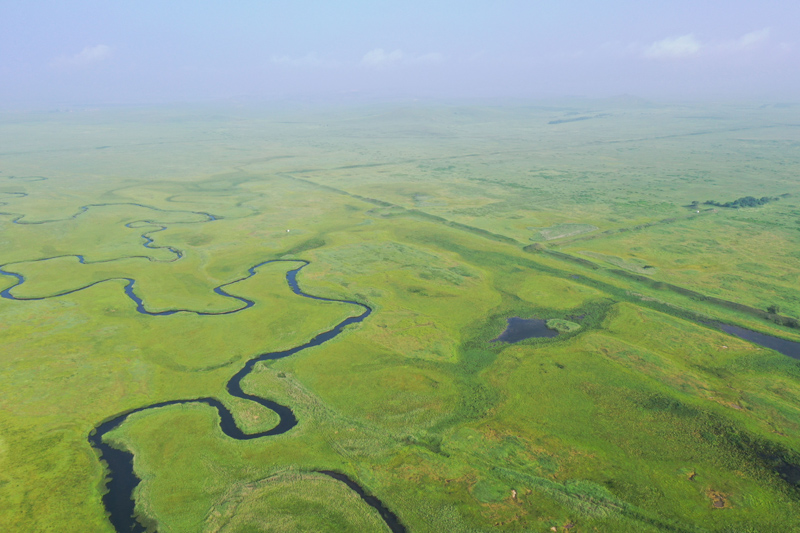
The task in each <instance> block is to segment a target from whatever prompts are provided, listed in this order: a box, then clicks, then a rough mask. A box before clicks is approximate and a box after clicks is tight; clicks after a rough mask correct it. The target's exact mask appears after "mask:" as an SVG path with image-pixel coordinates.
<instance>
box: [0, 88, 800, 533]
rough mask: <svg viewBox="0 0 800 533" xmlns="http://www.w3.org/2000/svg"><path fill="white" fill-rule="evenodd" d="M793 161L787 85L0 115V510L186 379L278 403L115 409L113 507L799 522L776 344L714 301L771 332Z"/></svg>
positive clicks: (152, 526) (574, 524) (85, 502)
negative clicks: (737, 99) (123, 460)
mask: <svg viewBox="0 0 800 533" xmlns="http://www.w3.org/2000/svg"><path fill="white" fill-rule="evenodd" d="M584 116H591V117H594V118H591V120H588V119H587V120H573V119H575V118H579V117H584ZM798 178H800V106H797V107H791V106H772V105H763V106H762V105H722V104H719V105H671V106H665V105H663V106H662V105H654V104H648V103H645V102H639V101H636V100H614V101H607V102H603V101H594V102H592V101H578V100H573V101H564V102H550V103H547V104H540V105H535V106H533V105H527V106H523V105H515V106H510V105H509V106H478V105H473V106H461V105H459V106H456V105H443V104H442V105H432V104H408V105H400V104H397V105H380V106H379V105H374V106H361V107H329V108H317V107H313V106H309V107H283V108H279V107H274V108H257V107H234V106H228V107H225V106H218V107H185V108H158V109H103V110H94V109H74V110H70V111H60V112H53V113H38V114H37V113H25V114H23V113H12V112H4V113H0V291H1V292H0V295H2V298H0V346H2V351H0V390H2V391H3V392H2V394H0V529H2V530H3V531H98V532H109V531H113V530H114V528H113V526H112V523H111V522H110V521H109V518H108V511H109V509H107V508H106V506H105V505H104V499H103V496H104V494H106V492H107V491H108V489H107V483H106V478H107V476H109V475H110V476H112V477H113V476H115V472H113V471H109V470H108V469H107V467H106V463H105V461H104V460H103V459H101V457H100V451H99V450H98V449H97V448H95V447H93V446H92V445H91V444H90V440H89V437H90V435H92V434H93V432H94V431H95V428H97V427H98V426H100V425H101V423H103V422H105V421H109V420H112V419H115V418H116V417H118V416H120V415H123V414H124V413H127V412H130V411H133V410H138V409H141V408H146V407H148V406H153V405H154V404H159V405H160V404H162V403H164V402H172V401H177V400H196V399H201V398H212V399H216V400H218V401H219V402H221V404H222V406H223V408H224V409H225V410H226V411H224V412H230V413H231V414H232V416H233V419H234V421H235V424H236V426H237V427H238V428H239V429H241V431H242V432H244V433H245V434H253V433H259V432H265V431H268V430H270V429H271V428H273V427H274V426H276V424H278V422H279V420H280V418H279V416H278V415H277V414H276V413H275V412H274V411H273V410H271V409H269V408H267V407H265V406H264V405H263V404H261V403H259V402H257V401H253V400H252V398H262V399H267V400H270V401H272V402H276V403H277V404H280V405H282V406H286V407H288V408H289V409H291V411H292V412H293V414H294V416H295V417H296V420H297V425H296V426H294V427H292V428H291V429H289V430H288V431H286V432H284V433H281V434H275V435H268V436H261V437H258V438H252V439H244V440H240V439H235V438H231V437H230V436H229V435H228V434H227V433H226V432H225V431H224V430H223V428H222V427H221V426H220V416H221V414H220V413H221V412H223V411H220V410H218V409H215V408H213V407H212V406H211V405H210V404H205V403H198V402H194V401H191V402H184V403H180V404H172V405H165V406H161V407H153V408H148V409H144V410H141V411H138V412H135V413H133V414H131V415H130V416H128V417H127V418H126V419H125V420H124V421H123V422H122V423H121V424H120V425H119V426H118V427H116V428H114V429H112V430H111V431H109V432H108V433H107V434H105V435H104V436H103V440H104V442H106V443H108V444H110V445H111V446H113V447H114V448H118V449H120V450H124V451H127V452H130V453H131V454H132V455H133V470H134V473H135V475H136V477H137V478H138V479H140V480H141V482H140V483H139V484H138V485H137V486H136V488H135V490H134V494H133V496H134V498H135V512H136V517H137V520H138V522H137V523H138V524H139V527H140V528H141V529H142V530H148V531H161V532H197V531H207V532H244V531H380V530H385V531H389V528H390V527H402V528H404V529H405V530H407V531H411V532H425V531H448V532H450V531H452V532H458V531H464V532H467V531H495V530H497V531H542V532H547V531H552V530H553V528H555V530H556V531H570V532H572V533H575V532H584V531H586V532H588V531H603V532H605V531H614V532H651V531H652V532H656V531H674V532H720V533H722V532H760V531H778V530H780V531H788V530H793V529H798V528H800V361H798V360H796V359H793V358H790V357H788V356H786V355H783V354H780V353H777V352H774V351H772V350H769V349H767V348H763V347H760V346H757V345H755V344H752V343H750V342H747V341H745V340H741V339H739V338H737V337H733V336H731V335H728V334H726V333H724V332H723V331H721V330H720V329H718V328H717V327H715V323H716V322H723V323H727V324H733V325H737V326H740V327H744V328H748V329H751V330H755V331H759V332H762V333H767V334H770V335H773V336H777V337H781V338H784V339H788V340H794V341H800V327H798V322H797V321H798V319H800V266H798V265H800V263H799V262H798V259H800V179H798ZM747 196H753V197H756V198H762V197H769V198H774V199H775V200H774V201H770V202H767V203H764V205H761V206H758V207H747V208H740V209H735V208H725V207H720V206H715V205H712V204H705V203H704V202H706V201H709V200H710V201H713V202H716V203H719V204H724V203H726V202H733V201H735V200H737V199H738V198H742V197H747ZM694 202H696V203H694ZM276 259H281V260H283V261H278V262H271V263H267V264H264V265H262V266H259V267H257V268H253V267H255V266H256V265H259V264H261V263H264V262H265V261H271V260H276ZM303 262H307V263H308V264H307V265H306V266H304V267H302V269H301V270H299V271H298V272H297V283H298V286H299V290H300V291H302V293H303V294H305V295H307V296H308V295H310V296H315V297H320V298H325V299H328V300H320V299H313V298H308V297H304V296H303V294H299V293H298V292H297V291H295V290H293V288H292V286H291V285H290V283H289V280H287V273H289V272H290V271H292V270H294V269H297V268H299V267H301V266H302V265H303V264H305V263H303ZM250 269H253V271H252V275H249V273H248V271H249V270H250ZM248 302H249V303H248ZM358 304H362V305H364V306H368V308H369V309H371V310H372V312H371V314H369V315H368V316H366V318H364V320H363V321H361V322H358V323H354V324H351V325H348V326H346V327H344V329H343V330H342V332H341V333H340V334H338V335H337V336H335V337H333V338H330V340H327V341H326V342H323V343H321V344H319V345H318V346H311V347H308V348H305V349H302V350H299V351H297V352H296V353H294V352H293V353H292V354H291V355H289V356H288V357H285V358H281V359H276V360H269V359H267V360H264V361H261V362H258V363H255V364H254V365H253V366H252V368H251V370H250V371H248V372H247V373H246V374H245V375H244V377H243V378H242V380H241V387H242V390H243V392H244V394H245V395H249V397H250V399H249V400H248V399H247V398H243V397H237V396H236V395H232V394H231V393H230V391H231V389H230V388H229V387H230V383H231V379H232V377H233V376H234V375H236V374H237V373H238V372H240V370H241V369H243V368H245V365H246V364H247V362H248V361H250V360H252V359H253V358H256V357H258V356H259V355H263V354H268V353H271V352H281V351H284V350H291V349H292V348H294V347H298V346H301V345H304V344H305V343H307V342H309V341H310V340H311V339H314V338H315V336H317V335H319V334H324V333H325V332H328V331H331V330H332V329H333V328H335V327H336V326H337V325H338V324H340V323H342V321H344V320H346V319H348V317H356V316H358V315H359V314H360V313H362V312H363V310H364V308H363V307H362V306H361V305H358ZM510 317H520V318H526V319H529V318H537V319H544V320H549V321H552V322H551V324H560V325H561V326H562V327H561V328H560V329H561V330H562V333H561V334H559V335H558V336H557V337H553V338H532V339H526V340H523V341H521V342H519V343H515V344H509V343H504V342H492V340H493V339H496V338H497V337H498V336H499V335H500V334H501V333H502V331H503V330H504V328H505V326H506V324H507V319H508V318H510ZM565 324H566V325H569V327H567V326H565ZM576 324H577V325H578V326H579V327H576ZM325 472H335V473H338V474H344V475H346V476H347V477H348V478H349V479H350V480H352V482H353V483H354V484H355V486H357V487H360V489H361V490H362V491H363V495H366V498H362V497H361V496H362V494H359V493H358V491H356V490H355V489H354V488H353V487H351V486H350V485H348V484H347V483H344V482H342V481H341V480H337V479H336V478H335V477H331V476H330V475H327V474H325ZM123 496H126V495H123ZM370 498H373V499H374V498H377V499H379V500H380V502H381V504H382V505H383V506H385V509H388V510H389V511H390V512H391V513H392V514H393V515H394V516H396V518H397V521H398V523H399V524H400V525H399V526H396V525H395V526H392V523H391V519H388V520H387V518H386V516H384V515H382V514H381V513H380V511H379V507H378V506H376V505H373V504H374V501H373V504H371V503H370V501H371V500H369V499H370ZM368 500H369V501H368Z"/></svg>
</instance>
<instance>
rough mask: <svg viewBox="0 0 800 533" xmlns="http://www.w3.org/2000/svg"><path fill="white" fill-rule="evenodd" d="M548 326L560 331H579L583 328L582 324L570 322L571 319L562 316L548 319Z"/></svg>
mask: <svg viewBox="0 0 800 533" xmlns="http://www.w3.org/2000/svg"><path fill="white" fill-rule="evenodd" d="M547 327H548V328H550V329H554V330H556V331H557V332H559V333H572V332H573V331H578V330H579V329H581V326H580V324H576V323H575V322H570V321H569V320H563V319H561V318H551V319H550V320H548V321H547Z"/></svg>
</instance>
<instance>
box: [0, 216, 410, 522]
mask: <svg viewBox="0 0 800 533" xmlns="http://www.w3.org/2000/svg"><path fill="white" fill-rule="evenodd" d="M137 205H138V204H137ZM89 207H94V206H84V207H82V208H81V209H80V211H79V212H78V213H76V214H75V215H73V217H71V218H75V217H77V216H79V215H80V214H82V213H84V212H86V210H87V209H88V208H89ZM196 214H200V215H204V216H205V217H206V221H212V220H216V218H215V217H214V216H213V215H210V214H208V213H196ZM22 218H23V217H22V216H19V217H17V218H16V219H14V220H13V222H14V223H16V224H44V223H48V222H51V221H44V222H30V223H28V222H24V221H22V220H21V219H22ZM52 222H55V221H52ZM142 222H143V223H146V224H147V225H149V226H151V227H152V226H153V225H155V224H153V223H150V222H148V221H142ZM132 224H133V223H132ZM128 227H131V228H132V229H133V226H132V225H131V224H129V225H128ZM163 229H164V227H163V226H158V227H157V229H155V230H153V229H151V230H150V231H149V232H146V233H143V234H142V238H143V240H144V243H143V245H144V247H146V248H149V249H156V248H164V249H167V250H169V251H171V252H173V253H174V254H175V258H174V259H171V260H170V261H174V260H176V259H179V258H180V257H182V255H183V254H182V252H181V251H180V250H177V249H175V248H172V247H166V246H164V247H158V246H155V245H153V240H152V239H151V238H150V237H149V234H150V233H154V232H156V231H163ZM60 257H75V258H77V260H78V261H79V262H80V263H82V264H86V263H89V262H88V261H86V260H85V259H84V257H83V256H81V255H73V256H60ZM137 257H139V256H137ZM142 258H144V259H148V260H150V261H156V260H155V259H153V258H150V257H147V256H142ZM51 259H55V258H54V257H47V258H41V259H38V261H49V260H51ZM115 260H116V259H111V260H104V261H97V262H110V261H115ZM274 262H292V263H300V266H298V267H297V268H295V269H292V270H290V271H288V272H287V273H286V282H287V283H288V285H289V287H290V288H291V290H292V292H294V293H295V294H296V295H298V296H301V297H304V298H310V299H313V300H319V301H323V302H339V303H348V304H351V305H354V306H357V307H359V308H360V309H361V312H360V313H359V314H357V315H355V316H350V317H348V318H346V319H344V320H342V321H341V322H339V323H338V324H336V325H335V326H334V327H332V328H331V329H329V330H328V331H325V332H323V333H320V334H319V335H317V336H315V337H314V338H312V339H311V340H309V341H308V342H306V343H304V344H301V345H299V346H295V347H294V348H290V349H288V350H282V351H278V352H265V353H261V354H258V355H255V356H254V357H252V358H251V359H249V360H248V361H247V362H246V363H245V364H244V366H243V367H242V368H241V369H240V370H239V371H238V372H236V373H235V374H234V375H233V376H232V377H231V379H230V380H229V381H228V383H227V390H228V393H229V394H230V395H231V396H235V397H237V398H242V399H245V400H249V401H252V402H256V403H258V404H260V405H263V406H264V407H266V408H268V409H271V410H272V411H274V412H275V413H276V414H277V415H278V417H279V419H280V420H279V422H278V424H277V425H275V427H273V428H271V429H268V430H266V431H262V432H258V433H245V432H243V431H242V430H241V429H240V428H239V427H238V426H237V425H236V421H235V419H234V417H233V414H232V413H231V412H230V411H229V410H228V408H227V407H226V406H225V405H224V404H223V403H222V402H221V401H220V400H218V399H217V398H189V399H179V400H171V401H166V402H160V403H155V404H150V405H145V406H142V407H138V408H135V409H131V410H128V411H125V412H123V413H119V414H117V415H115V416H113V417H110V418H108V419H106V420H105V421H103V422H102V423H100V424H99V425H97V426H96V427H95V428H94V429H93V430H92V431H91V432H90V434H89V436H88V440H89V443H90V444H91V446H92V447H93V448H94V449H95V450H97V452H98V454H99V456H100V458H101V459H102V460H103V461H104V462H105V463H106V464H107V469H108V475H107V480H106V488H107V489H108V492H107V493H106V494H105V495H104V496H103V504H104V506H105V508H106V510H107V511H108V513H109V515H110V516H109V521H110V522H111V524H112V525H113V526H114V528H115V529H116V530H117V531H119V532H126V533H128V532H137V533H143V532H144V531H145V527H144V526H143V525H142V524H141V523H140V522H139V521H137V520H136V518H135V516H134V506H135V501H134V499H133V493H134V490H135V488H136V486H137V485H138V484H139V482H140V479H139V478H138V477H137V476H136V474H135V473H134V471H133V454H132V453H130V452H128V451H127V450H120V449H117V448H114V447H113V446H110V445H109V444H107V443H106V442H105V441H104V439H103V437H104V436H105V435H106V434H107V433H108V432H109V431H111V430H113V429H115V428H116V427H118V426H120V425H121V424H122V423H123V422H125V420H127V418H128V417H129V416H131V415H132V414H134V413H140V412H142V411H147V410H150V409H159V408H162V407H168V406H171V405H180V404H190V403H194V404H203V405H207V406H209V407H211V408H213V409H214V410H215V411H216V412H217V415H218V416H219V425H220V428H221V429H222V431H223V433H225V435H227V436H228V437H230V438H232V439H236V440H251V439H257V438H263V437H268V436H271V435H280V434H282V433H286V432H287V431H289V430H290V429H292V428H293V427H295V426H296V425H297V418H296V417H295V415H294V413H293V412H292V410H291V409H290V408H289V407H287V406H285V405H281V404H279V403H277V402H274V401H272V400H269V399H267V398H262V397H260V396H256V395H254V394H249V393H246V392H245V391H244V390H242V386H241V382H242V380H243V379H244V378H245V376H247V375H248V374H249V373H250V372H251V371H252V370H253V367H254V366H255V364H256V363H258V362H259V361H265V360H274V359H282V358H284V357H289V356H291V355H293V354H296V353H297V352H300V351H301V350H305V349H306V348H310V347H313V346H319V345H320V344H322V343H324V342H327V341H329V340H331V339H333V338H334V337H336V336H337V335H339V334H340V333H341V332H342V331H343V330H344V329H345V328H346V327H347V326H349V325H351V324H356V323H358V322H361V321H363V320H364V319H365V318H367V317H368V316H369V315H370V314H371V313H372V308H370V307H369V306H367V305H364V304H362V303H359V302H355V301H352V300H337V299H332V298H322V297H319V296H313V295H311V294H306V293H305V292H303V291H302V290H301V289H300V287H299V285H298V283H297V273H298V272H299V271H300V270H301V269H303V268H304V267H306V266H308V264H309V263H308V261H304V260H295V259H275V260H271V261H264V262H261V263H259V264H257V265H255V266H253V267H251V268H249V269H248V270H247V275H246V276H243V277H241V278H239V279H236V280H233V281H230V282H227V283H224V284H222V285H220V286H218V287H216V288H215V289H214V292H215V293H216V294H218V295H220V296H223V297H226V298H230V299H231V300H234V301H236V302H238V305H237V307H235V308H234V309H231V310H228V311H220V312H199V311H192V310H189V309H168V310H162V311H150V310H148V309H147V308H146V306H145V302H144V301H143V300H142V299H141V298H140V297H139V296H138V295H137V294H136V281H135V280H133V279H131V278H111V279H106V280H102V281H97V282H93V283H91V284H88V285H85V286H83V287H79V288H75V289H70V290H67V291H63V292H60V293H57V294H52V295H49V296H46V297H33V298H24V297H16V296H14V294H13V291H14V289H15V288H17V287H19V286H20V285H22V284H23V283H25V277H24V276H23V275H22V274H19V273H16V272H13V270H12V267H10V266H9V265H0V275H4V276H8V277H10V278H13V279H14V280H15V283H14V284H13V285H12V286H11V287H8V288H6V289H4V290H2V291H0V297H2V298H7V299H9V300H18V301H32V300H43V299H45V298H58V297H60V296H65V295H67V294H72V293H74V292H77V291H81V290H84V289H87V288H89V287H92V286H94V285H97V284H99V283H105V282H107V281H112V280H124V281H125V282H126V283H125V286H124V292H125V294H126V295H127V296H128V298H130V299H131V301H132V302H133V303H134V304H135V305H136V310H137V311H138V312H139V313H141V314H144V315H149V316H167V315H173V314H176V313H191V314H195V315H203V316H208V315H226V314H232V313H238V312H241V311H244V310H245V309H249V308H250V307H252V306H254V305H255V302H254V301H252V300H250V299H248V298H243V297H241V296H236V295H233V294H230V293H228V292H227V291H226V290H225V288H226V287H227V286H229V285H232V284H234V283H237V282H239V281H243V280H245V279H248V278H250V277H251V276H254V275H255V274H256V271H257V269H258V268H259V267H261V266H263V265H266V264H268V263H274ZM318 472H319V473H320V474H324V475H326V476H329V477H331V478H333V479H336V480H338V481H340V482H342V483H343V484H344V485H346V486H347V487H349V488H350V489H351V490H353V491H354V492H355V493H356V494H358V496H359V497H360V498H361V500H362V501H364V503H366V504H367V505H369V506H370V507H372V508H374V509H375V510H376V511H377V512H378V514H379V515H380V516H381V518H382V519H383V520H384V522H385V523H386V525H387V527H388V528H389V529H390V530H391V531H392V532H394V533H401V532H404V531H405V527H404V526H403V524H402V523H401V522H400V520H399V519H398V517H397V516H396V515H395V514H394V513H392V512H391V511H390V510H389V509H388V508H387V507H386V506H385V505H384V504H383V502H381V500H379V499H378V498H377V497H375V496H373V495H371V494H369V493H368V492H367V491H366V490H365V489H364V488H363V487H361V486H360V485H359V484H358V483H356V482H355V481H354V480H352V479H350V478H349V477H348V476H346V475H345V474H343V473H340V472H335V471H331V470H320V471H318Z"/></svg>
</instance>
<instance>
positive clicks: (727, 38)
mask: <svg viewBox="0 0 800 533" xmlns="http://www.w3.org/2000/svg"><path fill="white" fill-rule="evenodd" d="M0 1H2V0H0ZM3 4H4V5H3V9H2V17H0V80H1V81H0V107H9V106H15V105H28V106H29V105H51V104H62V103H75V104H115V103H164V102H203V101H218V100H226V99H255V100H259V99H261V100H270V99H292V98H296V99H307V98H312V99H341V98H348V99H355V100H358V99H361V98H363V99H373V98H398V97H399V98H436V99H441V98H515V99H536V98H544V97H558V96H563V95H575V96H578V95H579V96H585V97H592V98H595V97H608V96H614V95H619V94H633V95H637V96H640V97H644V98H654V99H700V100H709V99H719V100H752V99H761V100H773V101H787V100H788V101H796V100H798V98H797V96H798V95H800V2H796V1H770V0H765V1H764V2H761V3H756V2H752V1H744V0H731V1H727V2H722V1H698V0H693V1H688V0H674V1H670V2H667V1H663V2H641V1H630V0H614V1H607V2H590V1H586V0H576V1H575V2H555V1H551V0H546V1H542V2H531V1H496V2H489V1H469V0H462V1H459V2H456V1H440V2H430V1H428V2H420V1H418V0H408V1H406V2H402V3H401V2H385V1H377V0H376V1H372V2H363V1H353V0H350V1H344V0H343V1H339V2H323V1H300V0H299V1H297V2H275V1H263V2H256V1H241V2H236V3H223V2H217V1H202V0H198V1H194V2H189V1H185V0H177V1H171V2H161V1H159V2H156V1H152V0H143V1H138V2H131V1H119V2H107V1H102V2H101V1H94V2H91V1H89V2H82V1H73V2H63V1H37V0H31V1H29V2H15V3H13V4H12V3H11V2H10V1H5V2H3Z"/></svg>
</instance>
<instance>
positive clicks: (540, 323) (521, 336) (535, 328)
mask: <svg viewBox="0 0 800 533" xmlns="http://www.w3.org/2000/svg"><path fill="white" fill-rule="evenodd" d="M556 335H558V332H557V331H556V330H554V329H550V328H548V327H547V321H546V320H543V319H541V318H519V317H516V316H514V317H511V318H509V319H508V326H506V330H505V331H504V332H503V333H501V334H500V336H499V337H497V338H496V339H492V342H495V341H501V342H511V343H513V342H519V341H522V340H525V339H531V338H534V337H536V338H541V337H545V338H551V337H555V336H556Z"/></svg>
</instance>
